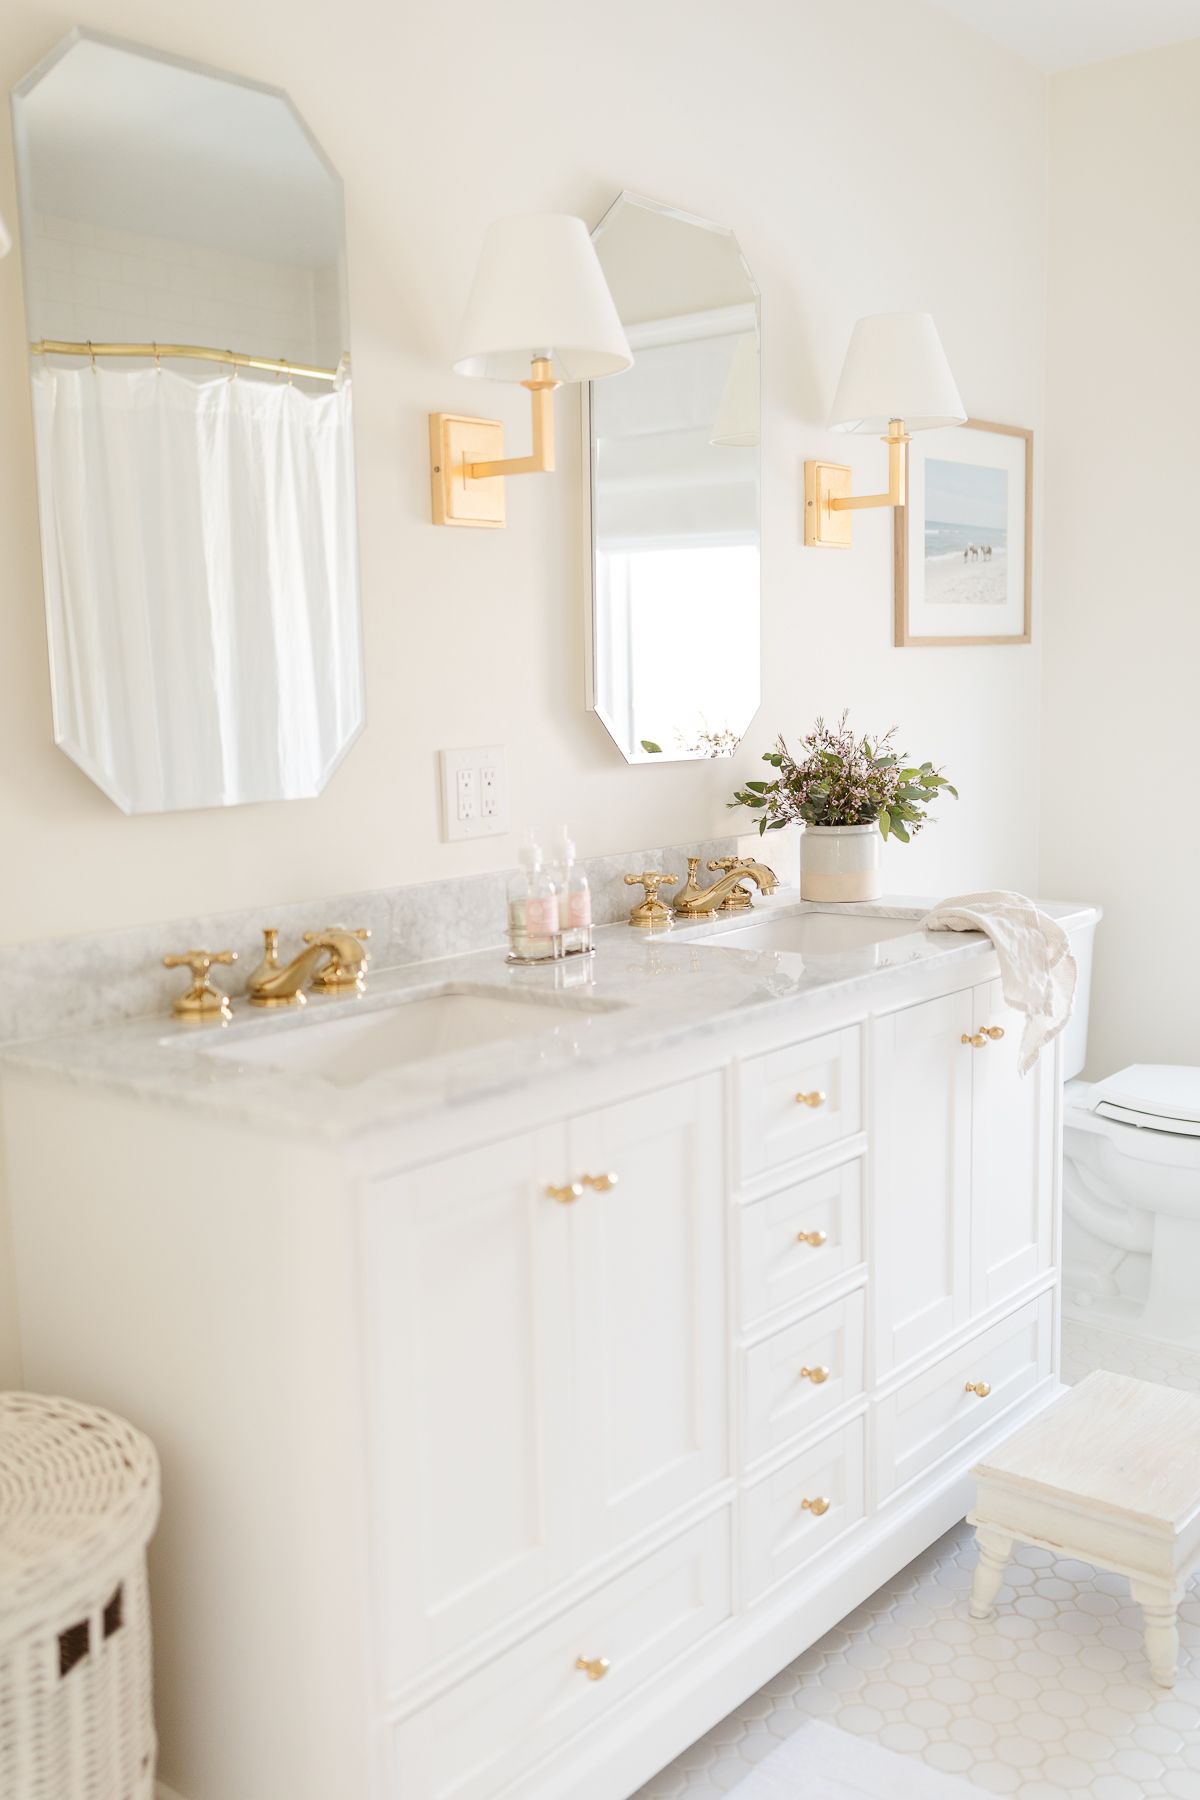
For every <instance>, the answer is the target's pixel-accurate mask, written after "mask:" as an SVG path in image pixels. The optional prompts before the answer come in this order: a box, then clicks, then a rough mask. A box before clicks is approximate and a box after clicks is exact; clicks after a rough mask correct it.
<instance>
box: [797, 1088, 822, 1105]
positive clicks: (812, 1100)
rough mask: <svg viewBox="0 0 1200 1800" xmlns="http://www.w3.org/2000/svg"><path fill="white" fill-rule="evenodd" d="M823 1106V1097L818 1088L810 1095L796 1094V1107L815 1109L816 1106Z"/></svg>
mask: <svg viewBox="0 0 1200 1800" xmlns="http://www.w3.org/2000/svg"><path fill="white" fill-rule="evenodd" d="M824 1104H825V1096H824V1094H823V1093H822V1092H821V1090H820V1088H814V1089H813V1091H812V1093H811V1094H797V1095H796V1105H797V1106H812V1107H817V1106H824Z"/></svg>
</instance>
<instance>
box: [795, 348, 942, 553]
mask: <svg viewBox="0 0 1200 1800" xmlns="http://www.w3.org/2000/svg"><path fill="white" fill-rule="evenodd" d="M966 416H967V412H966V408H965V407H964V405H963V403H962V399H961V397H960V395H959V392H958V389H957V387H956V386H955V385H954V377H953V375H952V374H951V373H950V365H949V363H948V362H947V361H946V352H945V351H944V350H943V349H942V340H941V339H940V338H939V337H938V334H937V327H936V326H935V325H934V322H933V320H932V319H931V318H930V316H929V314H928V313H876V314H874V315H873V316H872V317H870V318H867V319H860V320H859V321H858V324H857V325H856V326H855V327H854V332H853V335H852V336H851V339H850V348H849V349H848V350H847V352H846V360H845V362H844V363H843V364H842V378H841V380H840V381H839V382H838V388H837V393H836V395H835V396H834V401H833V410H832V412H831V413H830V415H829V429H830V431H876V432H881V433H882V434H883V441H884V443H885V444H886V445H887V447H888V491H887V493H886V494H852V493H851V492H850V470H849V469H848V468H847V467H846V465H845V464H844V463H831V462H806V463H805V465H804V542H805V543H806V544H809V545H815V546H816V547H817V548H818V549H821V550H848V549H849V548H850V522H851V516H852V514H853V513H855V512H857V511H858V510H860V509H861V508H863V507H868V506H903V505H904V502H905V498H906V496H907V493H908V444H909V434H910V433H911V432H914V431H928V430H930V429H931V428H932V427H934V426H936V425H961V424H963V423H964V421H965V419H966Z"/></svg>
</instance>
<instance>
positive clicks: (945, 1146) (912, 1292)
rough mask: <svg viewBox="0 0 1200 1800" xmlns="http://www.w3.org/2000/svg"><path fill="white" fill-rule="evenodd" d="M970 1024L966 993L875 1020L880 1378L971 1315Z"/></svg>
mask: <svg viewBox="0 0 1200 1800" xmlns="http://www.w3.org/2000/svg"><path fill="white" fill-rule="evenodd" d="M971 1020H972V1009H971V994H970V992H969V991H966V992H964V993H959V994H947V995H944V996H941V997H939V998H938V999H936V1000H926V1001H923V1002H922V1003H921V1004H920V1005H918V1006H910V1007H906V1008H905V1009H904V1010H903V1011H901V1012H895V1013H890V1014H888V1015H887V1016H886V1017H884V1018H880V1019H877V1020H876V1021H875V1025H874V1033H875V1039H874V1042H875V1071H874V1096H875V1098H874V1105H875V1126H876V1130H875V1143H874V1150H873V1158H872V1180H873V1192H874V1211H873V1230H874V1260H875V1269H876V1282H875V1298H876V1326H877V1329H876V1334H875V1355H876V1370H875V1374H876V1379H878V1378H879V1377H880V1376H882V1375H884V1374H886V1373H887V1372H888V1371H889V1370H890V1369H893V1368H898V1367H900V1366H901V1365H902V1364H904V1363H906V1362H909V1361H910V1360H911V1359H912V1358H913V1357H915V1356H920V1355H922V1354H923V1353H924V1352H925V1351H927V1350H930V1349H932V1348H933V1347H934V1346H935V1345H936V1344H938V1343H940V1342H941V1340H942V1339H943V1338H945V1337H947V1336H948V1335H949V1334H950V1333H951V1332H952V1331H954V1330H955V1329H956V1327H957V1326H959V1325H960V1324H962V1323H963V1322H964V1321H965V1320H966V1318H967V1317H968V1312H969V1306H970V1180H971V1075H972V1068H971V1058H972V1057H973V1056H975V1055H977V1054H980V1053H977V1052H975V1051H973V1050H972V1049H971V1047H970V1045H969V1044H964V1043H963V1042H962V1037H963V1034H964V1033H966V1034H968V1035H969V1034H970V1032H971Z"/></svg>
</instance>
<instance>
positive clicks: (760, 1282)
mask: <svg viewBox="0 0 1200 1800" xmlns="http://www.w3.org/2000/svg"><path fill="white" fill-rule="evenodd" d="M739 1218H740V1227H741V1287H742V1305H741V1311H742V1323H743V1325H752V1324H753V1323H754V1321H755V1320H756V1319H761V1318H763V1317H764V1316H765V1315H766V1314H767V1313H771V1312H775V1311H776V1310H777V1308H779V1307H781V1306H788V1305H790V1304H792V1303H793V1302H795V1301H797V1300H802V1299H803V1298H804V1296H805V1295H806V1294H807V1293H809V1292H810V1291H811V1290H812V1289H813V1288H815V1287H820V1286H821V1285H822V1283H824V1282H826V1281H832V1280H833V1279H834V1278H835V1277H836V1276H838V1275H844V1274H845V1273H846V1271H847V1270H848V1269H852V1268H854V1267H855V1265H856V1264H857V1263H860V1262H861V1261H862V1254H863V1226H862V1163H861V1162H860V1161H857V1160H856V1161H853V1162H845V1163H840V1164H839V1165H838V1167H837V1168H835V1169H826V1170H824V1171H823V1173H822V1174H820V1175H810V1176H809V1177H808V1179H807V1180H806V1181H797V1182H794V1183H793V1184H792V1185H791V1186H790V1187H786V1188H783V1189H782V1190H781V1191H780V1192H779V1193H778V1194H769V1195H768V1196H767V1198H766V1199H765V1200H755V1201H754V1202H753V1203H752V1204H750V1205H748V1206H744V1207H743V1208H742V1210H741V1213H740V1215H739ZM813 1237H816V1238H818V1239H819V1242H817V1243H816V1244H814V1243H812V1242H811V1239H812V1238H813Z"/></svg>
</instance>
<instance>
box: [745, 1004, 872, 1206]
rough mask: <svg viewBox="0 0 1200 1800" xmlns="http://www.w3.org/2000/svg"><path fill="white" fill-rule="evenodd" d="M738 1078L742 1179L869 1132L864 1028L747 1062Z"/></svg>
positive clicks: (832, 1033) (854, 1027)
mask: <svg viewBox="0 0 1200 1800" xmlns="http://www.w3.org/2000/svg"><path fill="white" fill-rule="evenodd" d="M736 1079H737V1086H738V1113H739V1125H740V1136H741V1151H740V1155H741V1170H742V1174H743V1176H746V1177H753V1176H755V1175H762V1174H765V1173H766V1172H767V1171H768V1170H770V1169H775V1168H778V1167H779V1166H780V1165H781V1164H783V1163H788V1162H792V1161H794V1160H795V1159H796V1158H797V1157H800V1156H807V1155H808V1154H809V1152H810V1151H812V1150H820V1149H822V1148H823V1147H824V1146H825V1145H826V1144H836V1143H840V1142H841V1140H842V1139H843V1138H848V1137H853V1136H854V1135H855V1133H856V1132H858V1131H861V1130H862V1032H861V1030H860V1029H859V1027H858V1026H857V1025H847V1026H845V1027H844V1028H843V1029H842V1030H841V1031H830V1032H827V1033H826V1034H825V1035H824V1036H823V1037H815V1038H806V1039H805V1040H804V1041H803V1042H802V1043H799V1044H789V1045H787V1047H786V1048H785V1049H783V1050H771V1051H769V1052H768V1053H767V1054H766V1055H764V1056H751V1057H748V1058H747V1059H746V1061H745V1062H744V1063H742V1064H741V1065H740V1066H739V1068H738V1069H737V1075H736ZM806 1095H808V1096H811V1097H812V1101H811V1103H810V1102H808V1101H806V1100H805V1098H804V1096H806Z"/></svg>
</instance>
